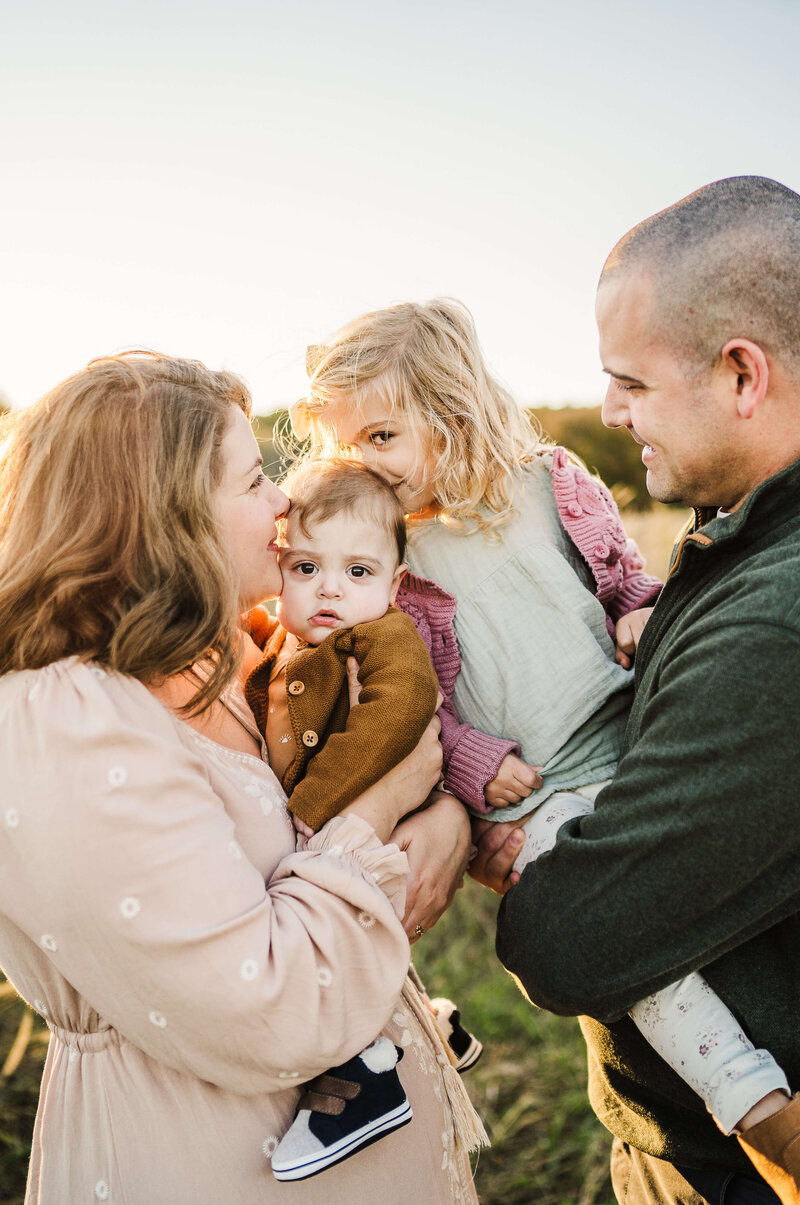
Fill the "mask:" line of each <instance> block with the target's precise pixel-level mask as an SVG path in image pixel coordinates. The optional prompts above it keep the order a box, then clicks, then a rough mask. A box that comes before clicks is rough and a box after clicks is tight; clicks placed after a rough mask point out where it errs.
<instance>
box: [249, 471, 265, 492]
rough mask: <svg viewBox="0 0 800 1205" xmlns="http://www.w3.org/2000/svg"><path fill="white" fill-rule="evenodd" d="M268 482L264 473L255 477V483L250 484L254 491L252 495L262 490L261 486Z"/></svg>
mask: <svg viewBox="0 0 800 1205" xmlns="http://www.w3.org/2000/svg"><path fill="white" fill-rule="evenodd" d="M266 480H267V479H266V477H265V475H264V474H263V473H259V474H258V476H257V477H255V478H254V479H253V481H252V482H251V483H250V490H251V491H252V493H254V494H255V493H256V492H257V491H258V490H259V489H260V488H261V486H262V485H263V484H264V482H265V481H266Z"/></svg>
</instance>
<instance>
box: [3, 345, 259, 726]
mask: <svg viewBox="0 0 800 1205" xmlns="http://www.w3.org/2000/svg"><path fill="white" fill-rule="evenodd" d="M232 405H233V406H239V407H240V408H241V409H242V410H243V411H244V413H245V414H246V415H248V417H249V414H250V395H249V392H248V390H247V387H246V386H245V385H244V383H243V382H242V381H241V380H240V379H239V378H238V377H236V376H234V375H233V374H232V373H229V372H213V371H211V370H210V369H208V368H206V367H205V366H204V365H203V364H201V363H199V362H198V361H196V360H177V359H170V358H169V357H167V356H163V355H157V354H155V353H149V352H130V353H126V354H123V355H119V356H109V357H107V358H103V359H98V360H93V361H92V362H91V363H90V364H89V365H88V366H87V367H86V368H85V369H83V370H82V371H81V372H78V373H76V374H75V375H74V376H72V377H69V378H68V380H66V381H63V382H62V383H61V384H60V385H57V386H56V388H55V389H53V390H52V391H51V392H50V393H48V394H46V395H45V397H43V398H42V399H41V400H40V401H39V402H37V403H36V404H35V405H33V406H31V407H30V408H29V409H27V410H21V411H16V412H12V413H11V414H10V415H9V416H8V418H7V420H6V423H5V425H4V427H3V429H2V432H0V673H7V672H8V671H9V670H18V669H34V668H38V667H40V666H43V665H48V664H50V663H51V662H53V661H57V660H59V659H60V658H62V657H69V656H77V657H80V658H81V659H83V660H90V659H91V660H94V661H98V662H100V663H101V664H103V665H105V666H107V667H108V668H109V669H113V670H118V671H120V672H121V673H125V674H130V675H131V676H133V677H135V678H138V679H140V680H142V681H145V682H146V681H149V680H157V679H159V678H161V677H169V676H170V675H171V674H175V673H179V672H182V671H185V670H187V669H188V668H189V667H190V666H192V665H193V664H194V663H195V662H196V661H197V660H198V659H200V658H203V657H205V656H208V657H209V658H210V659H211V670H210V676H209V677H208V679H207V681H205V682H204V683H203V685H202V686H201V687H200V688H199V689H198V692H197V694H196V695H195V696H194V698H193V699H192V700H191V702H190V704H189V705H188V707H187V710H202V708H203V707H206V706H208V705H209V704H210V703H211V702H213V700H214V699H215V698H217V697H218V696H219V694H220V692H221V691H222V689H223V688H224V686H225V684H226V683H227V681H228V680H229V679H230V677H231V675H232V673H233V672H234V670H235V667H236V661H237V650H238V639H237V629H236V612H237V609H238V607H237V592H236V577H235V572H234V568H233V565H232V563H231V561H230V560H229V557H228V554H227V550H226V549H225V548H224V547H222V545H221V542H220V537H219V532H218V526H217V523H216V521H215V518H214V515H213V512H212V491H213V489H214V487H215V485H217V484H218V483H219V481H220V477H221V472H222V465H221V453H220V446H221V443H222V440H223V437H224V435H225V433H226V430H227V428H228V424H229V423H230V421H231V413H232V412H231V406H232Z"/></svg>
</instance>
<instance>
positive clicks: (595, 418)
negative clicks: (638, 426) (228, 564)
mask: <svg viewBox="0 0 800 1205" xmlns="http://www.w3.org/2000/svg"><path fill="white" fill-rule="evenodd" d="M535 414H536V417H537V418H538V420H539V423H540V424H541V427H542V432H543V434H544V436H545V437H546V438H548V439H550V440H553V441H554V442H555V443H558V444H562V445H563V446H564V447H565V448H569V449H570V450H571V451H572V452H575V453H576V455H578V456H579V457H580V458H581V460H582V461H583V462H584V464H585V465H586V467H587V468H588V469H590V470H591V471H592V472H594V473H597V474H598V476H599V477H601V478H602V479H603V481H604V482H605V483H606V485H607V486H608V487H609V488H610V489H611V490H612V492H613V494H614V497H615V498H616V500H617V504H618V505H619V507H620V509H623V510H624V509H628V508H630V509H632V510H641V511H643V510H649V509H650V508H651V506H652V499H651V498H650V495H649V494H648V492H647V489H646V487H645V470H644V466H643V465H642V449H641V447H640V446H639V445H638V444H637V443H634V441H633V440H632V439H631V437H630V435H629V433H628V432H627V431H624V430H618V431H611V430H609V429H608V428H607V427H604V426H603V424H602V422H601V419H600V407H599V406H592V407H590V408H588V409H584V408H578V407H573V406H570V407H565V408H563V409H549V408H547V407H542V408H541V409H538V410H536V411H535ZM287 429H288V413H287V411H285V410H278V411H276V413H275V414H269V415H259V416H258V417H257V418H256V420H255V432H256V438H257V439H258V442H259V444H260V446H261V454H262V456H263V458H264V466H265V469H266V471H267V472H268V473H269V475H270V477H272V479H273V480H279V479H280V477H281V476H282V475H283V472H284V471H285V468H286V467H287V465H286V459H285V455H284V451H283V449H284V448H285V446H286V444H285V441H284V442H283V443H282V440H281V433H282V432H284V431H286V430H287ZM276 435H277V439H276Z"/></svg>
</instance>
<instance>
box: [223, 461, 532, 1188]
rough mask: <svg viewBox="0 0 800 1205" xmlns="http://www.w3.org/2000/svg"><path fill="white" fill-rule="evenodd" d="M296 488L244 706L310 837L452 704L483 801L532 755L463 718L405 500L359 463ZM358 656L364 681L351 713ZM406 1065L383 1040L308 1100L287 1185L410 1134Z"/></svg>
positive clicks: (446, 1018)
mask: <svg viewBox="0 0 800 1205" xmlns="http://www.w3.org/2000/svg"><path fill="white" fill-rule="evenodd" d="M283 488H284V489H285V490H286V492H287V493H288V494H289V496H290V498H291V500H292V505H291V509H290V512H289V515H288V517H287V519H286V523H285V539H284V545H283V547H282V551H281V570H282V573H283V591H282V594H281V597H280V600H279V603H278V621H277V622H275V621H269V620H267V619H266V617H265V615H264V613H263V612H260V611H256V612H255V613H253V615H252V616H251V625H252V629H253V633H252V634H253V636H254V638H255V639H256V642H257V643H258V644H260V645H261V646H262V648H263V649H264V657H263V660H262V661H261V662H260V663H259V664H258V665H257V666H256V667H255V669H254V670H252V672H251V673H250V674H249V676H248V679H247V683H246V686H245V693H246V696H247V700H248V702H249V704H250V707H251V708H252V710H253V714H254V715H255V718H256V721H257V723H258V726H259V728H260V729H261V731H262V732H263V733H264V735H265V740H266V743H267V748H268V751H269V760H270V765H271V766H272V768H273V770H274V771H275V773H276V775H277V776H278V778H279V779H280V780H281V782H282V784H283V786H284V789H285V790H286V792H287V794H288V795H289V796H290V799H289V806H290V808H291V810H292V812H293V813H294V815H295V816H296V817H297V819H298V821H299V822H300V825H299V827H301V828H303V827H304V826H305V827H306V828H307V829H311V830H316V829H318V828H320V827H321V826H322V825H323V824H324V823H325V822H326V821H327V820H329V819H330V818H331V817H332V816H334V815H336V814H337V813H338V812H339V811H341V809H342V808H343V807H345V806H346V805H347V804H348V803H350V802H351V801H352V800H353V799H355V798H356V797H357V796H358V795H359V794H361V792H362V791H364V790H366V788H367V787H369V786H371V785H372V784H373V783H374V782H376V781H377V780H378V779H379V778H381V777H382V776H383V775H384V774H385V773H386V772H387V771H388V770H390V769H391V768H392V767H393V766H394V765H396V764H397V763H398V762H399V761H400V760H402V758H404V757H405V756H406V755H407V754H408V753H410V752H411V750H412V749H413V748H414V747H415V745H416V744H417V742H418V741H419V739H420V737H421V736H422V733H423V732H424V731H425V728H426V727H427V725H428V723H429V722H430V720H431V718H432V716H433V714H434V712H435V711H436V708H437V703H438V696H439V692H440V691H441V695H442V696H443V697H444V704H443V708H442V710H441V711H440V716H441V718H442V743H443V751H444V758H445V767H446V768H445V777H444V782H445V785H447V782H448V768H447V767H448V766H449V767H450V771H451V772H452V773H453V775H454V776H455V778H456V780H459V779H460V777H463V775H464V774H465V773H467V769H466V763H467V761H469V763H470V765H471V773H472V775H473V777H476V779H477V780H478V781H479V783H480V785H481V790H483V786H484V784H490V783H491V782H492V781H494V780H495V779H496V777H497V774H498V771H499V769H500V766H502V765H503V764H504V762H505V761H506V758H508V757H511V758H513V759H514V760H515V761H518V760H519V759H518V758H517V757H516V754H515V750H518V746H516V745H515V744H514V743H513V742H511V741H505V740H501V739H498V738H496V737H491V736H487V735H485V734H483V733H479V732H476V731H475V730H474V729H472V728H471V727H470V726H469V725H461V724H459V722H458V720H457V717H456V716H455V712H454V711H453V709H452V703H450V695H451V694H452V689H453V685H454V683H455V677H456V674H457V673H458V669H459V664H460V662H459V655H458V647H457V645H456V643H455V636H454V634H453V630H452V617H453V613H454V610H455V603H454V601H453V599H452V596H450V595H448V594H447V593H446V592H445V591H444V590H442V589H441V588H440V587H439V586H436V585H435V584H434V583H433V582H429V581H427V580H426V579H422V578H415V577H413V576H408V577H406V580H403V579H404V575H405V574H406V568H407V567H406V565H405V563H404V560H403V558H404V555H405V522H404V517H403V508H402V506H401V504H400V502H399V501H398V499H397V497H396V496H395V494H394V493H393V491H392V490H391V488H390V487H389V486H388V485H387V483H386V482H385V481H384V480H383V479H382V478H381V477H379V476H378V475H377V474H376V473H374V472H372V470H370V469H368V468H367V467H365V466H364V465H363V464H361V463H360V462H356V461H346V460H334V461H324V462H312V463H311V464H307V465H305V466H304V467H301V468H300V469H298V470H296V471H295V472H294V473H292V474H291V475H290V476H289V478H288V479H287V481H286V482H285V483H284V484H283ZM401 583H402V584H401ZM394 603H397V606H394V605H393V604H394ZM400 607H402V608H403V610H400V609H398V608H400ZM404 612H407V613H404ZM410 616H413V619H412V618H411V617H410ZM350 657H354V658H355V660H356V661H357V662H358V667H359V672H358V677H359V683H360V695H359V701H358V706H357V707H354V708H352V709H351V708H350V703H349V692H348V681H347V662H348V659H349V658H350ZM437 675H438V677H437ZM520 765H521V766H524V763H521V762H520ZM526 768H527V767H526ZM531 773H532V772H531ZM533 776H534V777H535V775H533ZM431 1007H432V1010H433V1012H434V1014H435V1015H436V1019H437V1024H439V1026H440V1029H441V1031H442V1033H443V1036H444V1037H445V1039H446V1040H447V1041H448V1043H449V1045H450V1048H451V1050H452V1052H453V1057H454V1063H455V1066H456V1067H457V1069H458V1070H465V1069H466V1068H467V1067H468V1066H471V1065H472V1063H474V1062H475V1060H476V1059H477V1058H478V1056H479V1054H480V1052H481V1045H480V1043H479V1042H478V1041H477V1039H475V1038H474V1037H473V1036H472V1035H471V1034H469V1033H468V1032H467V1031H466V1030H465V1029H464V1028H463V1026H461V1024H460V1018H459V1014H458V1010H456V1009H455V1007H454V1005H453V1004H452V1002H450V1001H447V1000H438V1001H432V1002H431ZM398 1055H400V1056H401V1055H402V1052H400V1051H398V1050H397V1049H396V1048H395V1047H394V1046H393V1045H392V1044H391V1043H390V1042H388V1041H387V1039H385V1038H381V1039H379V1040H378V1041H377V1042H376V1043H373V1044H372V1045H371V1046H370V1047H368V1048H367V1049H366V1050H365V1051H362V1052H361V1054H359V1055H356V1056H355V1057H354V1058H353V1059H350V1060H348V1062H347V1063H345V1064H343V1065H342V1066H341V1067H337V1068H334V1069H332V1070H331V1071H330V1072H328V1073H327V1074H326V1075H324V1076H321V1077H318V1079H317V1080H315V1081H313V1082H312V1084H310V1085H308V1086H307V1091H306V1093H305V1094H304V1096H303V1098H302V1099H301V1102H300V1108H299V1111H298V1114H297V1117H296V1118H295V1121H294V1123H293V1124H292V1126H291V1127H290V1129H289V1130H288V1131H287V1133H286V1135H285V1136H284V1138H283V1140H282V1142H281V1143H280V1145H279V1147H278V1149H277V1150H276V1152H275V1155H274V1156H273V1158H272V1170H273V1173H274V1174H275V1175H276V1176H277V1178H278V1179H282V1180H283V1179H285V1180H290V1179H303V1178H305V1177H307V1176H310V1175H314V1174H315V1173H317V1172H319V1171H322V1170H323V1169H324V1168H325V1167H328V1166H330V1165H332V1164H334V1163H337V1162H339V1161H340V1160H342V1159H344V1158H346V1157H347V1156H349V1155H351V1154H353V1153H354V1152H355V1151H356V1150H358V1149H359V1148H360V1147H361V1146H364V1145H366V1144H367V1143H368V1142H373V1141H375V1139H376V1138H377V1137H379V1136H380V1135H381V1134H383V1133H388V1132H390V1131H391V1130H393V1129H396V1128H398V1127H399V1126H401V1125H405V1124H406V1123H407V1122H408V1121H410V1120H411V1106H410V1105H409V1103H408V1101H407V1099H406V1097H405V1093H404V1092H403V1089H402V1086H401V1084H400V1080H399V1077H398V1076H397V1072H396V1069H395V1067H396V1063H397V1061H398ZM337 1092H338V1093H339V1095H337V1094H336V1093H337Z"/></svg>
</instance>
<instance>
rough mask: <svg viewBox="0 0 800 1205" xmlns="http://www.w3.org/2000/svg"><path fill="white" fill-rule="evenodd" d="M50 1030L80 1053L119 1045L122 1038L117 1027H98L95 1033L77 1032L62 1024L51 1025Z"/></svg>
mask: <svg viewBox="0 0 800 1205" xmlns="http://www.w3.org/2000/svg"><path fill="white" fill-rule="evenodd" d="M50 1032H51V1033H52V1035H53V1037H54V1038H57V1039H58V1041H59V1042H61V1043H62V1044H63V1045H64V1046H68V1047H69V1049H70V1050H77V1051H79V1053H80V1054H99V1053H100V1051H101V1050H107V1049H108V1048H109V1047H110V1046H119V1045H120V1044H121V1042H122V1038H121V1037H120V1035H119V1033H118V1032H117V1030H116V1029H98V1030H95V1031H94V1032H93V1033H75V1032H74V1031H73V1030H71V1029H63V1028H62V1027H61V1026H60V1025H53V1024H51V1025H50Z"/></svg>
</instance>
